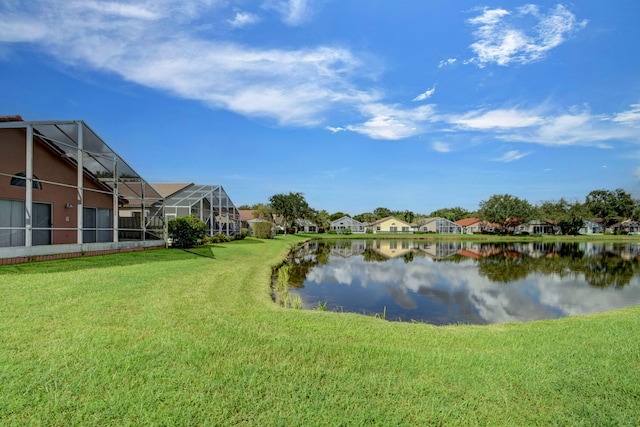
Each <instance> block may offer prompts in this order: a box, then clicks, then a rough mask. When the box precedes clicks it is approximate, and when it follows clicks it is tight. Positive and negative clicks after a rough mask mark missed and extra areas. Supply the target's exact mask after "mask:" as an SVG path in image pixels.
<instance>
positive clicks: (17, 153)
mask: <svg viewBox="0 0 640 427" xmlns="http://www.w3.org/2000/svg"><path fill="white" fill-rule="evenodd" d="M25 159H26V132H25V131H24V129H0V172H1V173H4V174H9V175H15V174H17V173H20V172H25V171H26V160H25ZM33 175H34V177H37V178H38V179H39V180H42V181H49V182H56V183H61V184H66V185H70V186H73V187H66V186H61V185H56V184H50V183H48V182H43V183H41V188H42V189H33V201H34V202H41V203H49V204H51V205H52V212H51V215H52V227H53V229H54V230H53V233H52V243H53V244H70V243H76V242H77V231H76V230H75V228H77V224H78V218H77V215H78V208H77V204H78V194H77V190H76V188H75V186H76V185H77V168H76V167H75V165H74V164H72V163H70V162H67V161H65V160H64V159H62V158H61V157H60V155H59V154H58V153H56V152H54V151H53V150H52V149H50V148H49V147H48V146H47V145H45V144H44V143H42V142H41V141H40V140H38V139H37V138H35V137H34V140H33ZM10 183H11V177H8V176H0V198H1V199H9V200H21V201H24V200H25V198H26V188H25V187H18V186H13V185H10ZM83 185H84V187H85V191H84V205H83V206H84V207H93V208H104V209H111V210H112V209H113V195H111V194H104V193H99V192H95V191H91V190H98V189H99V190H100V191H105V190H106V189H105V188H101V187H100V186H99V184H98V183H96V182H95V181H93V180H92V179H90V178H89V177H88V176H86V175H85V177H84V184H83ZM67 205H70V206H71V207H70V208H67V207H66V206H67ZM112 215H113V212H112Z"/></svg>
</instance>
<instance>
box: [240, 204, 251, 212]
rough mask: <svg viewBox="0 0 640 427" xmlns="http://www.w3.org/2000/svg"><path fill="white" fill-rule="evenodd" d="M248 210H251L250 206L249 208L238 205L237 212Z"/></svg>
mask: <svg viewBox="0 0 640 427" xmlns="http://www.w3.org/2000/svg"><path fill="white" fill-rule="evenodd" d="M250 209H251V206H249V205H240V206H238V210H240V211H247V210H250Z"/></svg>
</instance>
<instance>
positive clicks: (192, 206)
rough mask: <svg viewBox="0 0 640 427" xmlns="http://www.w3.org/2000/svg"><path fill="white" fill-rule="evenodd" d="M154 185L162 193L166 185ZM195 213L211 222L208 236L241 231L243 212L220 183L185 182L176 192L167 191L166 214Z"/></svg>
mask: <svg viewBox="0 0 640 427" xmlns="http://www.w3.org/2000/svg"><path fill="white" fill-rule="evenodd" d="M170 185H171V184H154V186H155V187H157V188H158V189H160V191H161V192H162V188H163V186H170ZM189 215H195V216H197V217H198V218H200V219H201V220H202V221H203V222H204V223H205V224H206V225H207V235H209V236H213V235H215V234H217V233H223V234H226V235H227V236H230V237H231V236H234V235H235V234H236V233H240V229H241V218H240V211H239V210H238V209H237V208H236V206H235V205H234V204H233V202H232V201H231V199H230V198H229V196H228V195H227V192H226V191H225V190H224V188H222V186H220V185H202V184H184V185H183V186H182V187H181V188H179V189H178V190H177V191H175V192H174V193H172V194H169V195H166V194H165V217H166V219H167V221H170V220H171V219H173V218H176V217H183V216H189Z"/></svg>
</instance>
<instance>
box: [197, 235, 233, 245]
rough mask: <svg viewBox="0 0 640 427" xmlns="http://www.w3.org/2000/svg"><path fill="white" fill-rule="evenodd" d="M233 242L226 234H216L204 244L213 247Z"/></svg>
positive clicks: (206, 238) (206, 239)
mask: <svg viewBox="0 0 640 427" xmlns="http://www.w3.org/2000/svg"><path fill="white" fill-rule="evenodd" d="M231 240H232V239H231V237H229V236H227V235H226V234H224V233H216V234H214V235H213V236H209V237H205V238H204V240H203V242H204V243H206V244H208V245H211V244H215V243H224V242H230V241H231Z"/></svg>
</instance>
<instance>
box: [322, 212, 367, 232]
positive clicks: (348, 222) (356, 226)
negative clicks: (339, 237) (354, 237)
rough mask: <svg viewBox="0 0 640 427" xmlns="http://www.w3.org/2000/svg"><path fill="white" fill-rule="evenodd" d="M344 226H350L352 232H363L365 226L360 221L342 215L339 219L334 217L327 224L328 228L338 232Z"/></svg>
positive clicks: (344, 227)
mask: <svg viewBox="0 0 640 427" xmlns="http://www.w3.org/2000/svg"><path fill="white" fill-rule="evenodd" d="M346 228H350V229H351V232H352V233H364V232H365V231H366V229H365V226H364V224H363V223H361V222H360V221H356V220H355V219H353V218H350V217H348V216H343V217H342V218H340V219H336V220H335V221H332V222H331V225H330V226H329V229H330V230H334V231H337V232H340V231H342V230H344V229H346Z"/></svg>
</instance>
